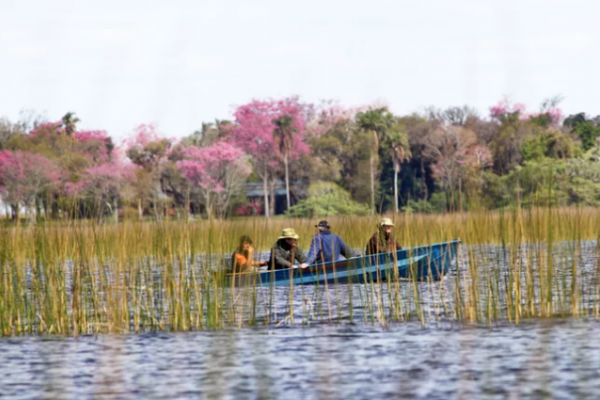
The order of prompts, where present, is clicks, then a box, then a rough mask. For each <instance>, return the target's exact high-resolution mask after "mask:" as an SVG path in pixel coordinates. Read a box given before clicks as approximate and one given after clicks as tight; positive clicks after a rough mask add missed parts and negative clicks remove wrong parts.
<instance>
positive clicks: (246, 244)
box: [238, 235, 252, 252]
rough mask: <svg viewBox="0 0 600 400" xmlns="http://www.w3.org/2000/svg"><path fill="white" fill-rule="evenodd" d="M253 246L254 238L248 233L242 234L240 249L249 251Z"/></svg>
mask: <svg viewBox="0 0 600 400" xmlns="http://www.w3.org/2000/svg"><path fill="white" fill-rule="evenodd" d="M250 247H252V239H250V236H248V235H242V236H241V237H240V244H239V246H238V251H240V252H241V251H248V250H250Z"/></svg>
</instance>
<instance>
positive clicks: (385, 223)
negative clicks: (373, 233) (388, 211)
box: [379, 218, 394, 235]
mask: <svg viewBox="0 0 600 400" xmlns="http://www.w3.org/2000/svg"><path fill="white" fill-rule="evenodd" d="M393 227H394V222H393V221H392V220H391V219H390V218H383V219H382V220H381V222H380V223H379V229H381V230H382V231H383V232H384V233H385V234H386V235H389V234H391V233H392V228H393Z"/></svg>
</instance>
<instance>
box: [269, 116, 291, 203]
mask: <svg viewBox="0 0 600 400" xmlns="http://www.w3.org/2000/svg"><path fill="white" fill-rule="evenodd" d="M272 122H273V124H274V125H275V129H274V130H273V137H274V138H275V140H276V141H277V142H279V152H280V153H281V154H283V165H284V168H285V197H286V200H287V208H288V209H289V208H290V207H291V203H290V177H289V170H288V164H289V157H290V153H291V152H292V147H293V145H294V133H295V132H296V131H297V129H296V127H295V126H294V119H293V118H292V117H291V116H289V115H282V116H280V117H279V118H275V119H274V120H273V121H272Z"/></svg>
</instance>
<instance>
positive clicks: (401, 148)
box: [387, 124, 412, 212]
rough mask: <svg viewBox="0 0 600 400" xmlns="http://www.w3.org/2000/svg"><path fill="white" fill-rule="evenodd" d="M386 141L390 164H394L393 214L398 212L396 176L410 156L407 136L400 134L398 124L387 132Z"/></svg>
mask: <svg viewBox="0 0 600 400" xmlns="http://www.w3.org/2000/svg"><path fill="white" fill-rule="evenodd" d="M387 139H388V141H389V146H390V152H391V155H392V162H393V164H394V212H398V210H399V208H398V174H399V173H400V166H401V165H402V163H403V162H405V161H409V160H410V158H411V156H412V154H411V152H410V145H409V143H408V136H407V135H406V134H405V133H404V132H402V130H401V127H400V126H398V124H395V125H393V126H392V129H390V130H389V131H388V134H387Z"/></svg>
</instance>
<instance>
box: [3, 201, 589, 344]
mask: <svg viewBox="0 0 600 400" xmlns="http://www.w3.org/2000/svg"><path fill="white" fill-rule="evenodd" d="M390 217H391V218H392V219H394V221H395V224H396V226H395V230H394V232H395V234H396V236H397V239H398V241H399V242H400V243H402V244H403V245H404V246H405V247H412V246H417V245H422V244H430V243H437V242H442V241H446V240H451V239H455V238H461V239H462V241H463V244H464V245H463V247H462V251H461V252H460V254H459V255H458V256H457V262H458V265H459V268H458V269H457V270H456V271H454V272H453V273H452V274H450V275H448V276H447V277H446V278H445V279H444V280H443V281H442V282H416V281H412V282H405V281H399V280H390V281H386V282H371V283H365V284H355V285H339V286H340V287H338V285H329V286H328V287H327V288H325V287H316V288H303V287H297V288H293V290H291V289H287V291H281V290H279V289H275V288H265V289H264V290H263V289H255V288H242V289H235V288H230V287H227V286H225V285H223V284H222V282H220V281H219V279H218V276H219V275H218V274H215V273H214V271H216V270H219V268H222V267H223V263H225V262H226V260H225V258H224V257H223V255H224V254H225V255H229V254H231V252H232V251H233V249H234V248H235V247H236V245H237V240H238V239H239V237H240V236H241V235H242V234H248V235H250V236H251V237H252V238H253V240H254V245H255V248H256V249H257V250H259V251H268V249H269V248H270V247H271V245H272V244H273V243H274V242H275V240H276V239H277V237H278V236H279V235H280V232H281V230H282V229H283V228H286V227H293V228H295V229H296V231H297V232H298V234H299V235H300V237H301V238H300V247H301V248H303V249H304V250H305V251H306V250H308V247H309V243H310V238H311V237H312V235H313V234H314V232H315V228H314V224H315V221H314V220H301V219H273V220H270V221H269V220H266V219H263V218H254V219H245V220H232V221H217V220H212V221H206V220H204V221H198V222H182V221H171V220H165V221H162V222H159V223H156V222H154V223H152V222H133V221H126V222H122V223H118V224H111V223H106V224H97V223H95V222H91V221H81V220H72V221H64V222H52V223H47V224H38V225H30V226H26V227H22V226H7V225H5V226H3V227H2V228H0V335H3V336H10V335H24V334H58V335H73V336H78V335H81V334H99V333H131V332H146V331H162V330H170V331H188V330H206V329H225V328H229V327H238V328H239V327H243V326H246V325H272V324H283V323H285V324H309V323H315V322H336V321H352V322H354V323H377V324H382V325H386V324H389V323H394V322H397V321H406V320H418V321H420V322H421V323H422V324H423V325H424V326H426V325H428V324H431V323H435V322H436V321H450V322H452V323H461V324H464V323H469V324H473V323H476V324H493V323H497V322H510V323H515V324H519V323H521V322H522V321H524V320H527V319H532V318H555V317H561V318H564V317H576V318H580V317H584V318H587V317H594V318H598V317H599V316H600V302H599V298H600V283H599V282H600V261H599V260H600V258H599V257H598V256H599V254H598V253H599V251H600V246H599V243H600V230H599V229H598V227H599V226H600V225H599V224H600V210H598V209H594V208H559V209H555V208H532V209H528V210H520V209H516V210H513V211H510V212H489V211H485V212H471V213H452V214H444V215H424V214H397V215H391V216H390ZM378 219H379V218H377V217H337V218H329V222H330V223H331V225H332V230H333V232H334V233H337V234H339V235H340V236H342V238H343V239H344V240H345V241H346V242H347V243H348V244H349V245H350V246H351V247H354V248H360V249H364V245H365V243H366V242H367V240H368V239H369V237H370V236H371V235H372V234H373V232H374V231H375V229H376V224H377V221H378ZM282 299H285V300H282Z"/></svg>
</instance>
